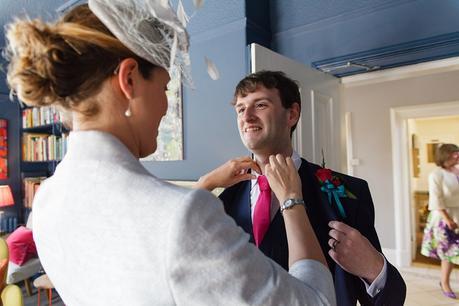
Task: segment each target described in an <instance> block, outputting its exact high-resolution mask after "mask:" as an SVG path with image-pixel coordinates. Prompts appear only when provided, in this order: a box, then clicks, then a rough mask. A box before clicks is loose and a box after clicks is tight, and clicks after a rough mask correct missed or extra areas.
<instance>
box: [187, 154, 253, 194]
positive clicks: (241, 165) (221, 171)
mask: <svg viewBox="0 0 459 306" xmlns="http://www.w3.org/2000/svg"><path fill="white" fill-rule="evenodd" d="M249 169H252V170H254V171H256V172H258V173H261V170H260V167H259V166H258V164H257V163H256V162H255V161H253V160H252V159H251V158H250V157H248V156H244V157H239V158H235V159H232V160H229V161H227V162H226V163H224V164H223V165H221V166H220V167H218V168H216V169H214V170H212V171H211V172H209V173H207V174H206V175H204V176H201V177H200V178H199V181H198V182H197V183H196V184H195V186H194V187H195V188H203V189H207V190H209V191H212V190H214V189H215V188H217V187H222V188H227V187H230V186H232V185H234V184H236V183H239V182H242V181H245V180H250V179H254V178H255V175H253V174H251V173H248V170H249Z"/></svg>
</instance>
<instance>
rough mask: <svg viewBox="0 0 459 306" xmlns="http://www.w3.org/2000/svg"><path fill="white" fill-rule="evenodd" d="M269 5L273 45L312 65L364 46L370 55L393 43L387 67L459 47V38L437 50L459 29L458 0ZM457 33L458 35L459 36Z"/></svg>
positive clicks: (454, 51)
mask: <svg viewBox="0 0 459 306" xmlns="http://www.w3.org/2000/svg"><path fill="white" fill-rule="evenodd" d="M270 5H271V24H272V32H273V47H274V49H275V50H276V51H278V52H280V53H281V54H283V55H285V56H287V57H290V58H293V59H295V60H297V61H300V62H302V63H304V64H305V65H307V66H311V65H312V63H314V62H317V61H321V62H327V60H328V61H329V62H333V61H334V59H335V58H337V57H345V58H347V59H355V58H357V59H358V58H360V54H358V53H360V52H365V51H369V52H368V53H367V54H366V56H370V55H371V54H380V53H381V50H380V49H381V48H384V47H388V46H393V50H394V52H393V53H392V54H391V55H390V57H393V58H391V59H390V60H389V61H388V60H387V59H388V57H387V56H386V57H385V61H381V62H380V63H379V64H380V65H381V66H382V67H386V66H387V67H393V66H394V65H393V64H395V66H400V65H403V64H407V63H412V62H413V61H415V62H416V61H426V60H432V59H438V58H444V57H449V56H453V55H457V53H458V51H459V49H458V45H457V43H456V42H454V45H453V46H452V48H443V49H441V50H438V44H439V43H441V44H443V45H445V44H448V43H450V38H451V37H448V36H445V34H449V33H455V32H458V31H459V18H458V16H459V1H456V0H442V1H436V0H417V1H413V0H396V1H395V0H385V1H383V0H372V1H363V0H353V1H331V0H323V1H304V0H289V1H276V0H271V1H270ZM436 38H438V39H436ZM452 38H453V39H454V40H457V37H456V35H455V36H453V37H452ZM426 39H428V40H429V42H427V43H426V42H425V41H424V40H426ZM408 42H416V43H417V44H419V45H422V49H423V50H424V53H422V54H418V53H419V52H418V51H419V50H415V49H414V50H413V49H412V47H413V44H406V43H408ZM416 43H414V45H415V44H416ZM404 44H405V45H404ZM429 48H431V51H432V52H430V54H429ZM357 55H358V56H357ZM398 56H401V57H400V58H398ZM403 56H404V57H403ZM373 64H375V65H376V64H378V62H375V63H373Z"/></svg>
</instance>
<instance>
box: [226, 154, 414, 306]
mask: <svg viewBox="0 0 459 306" xmlns="http://www.w3.org/2000/svg"><path fill="white" fill-rule="evenodd" d="M319 168H320V167H319V166H317V165H314V164H311V163H308V162H307V161H306V160H304V159H303V160H302V163H301V166H300V169H299V170H298V172H299V174H300V178H301V181H302V189H303V197H304V200H305V203H306V207H307V211H308V216H309V220H310V222H311V224H312V227H313V228H314V231H315V233H316V235H317V239H318V240H319V243H320V245H321V247H322V251H323V253H324V255H325V258H326V259H327V262H328V267H329V268H330V271H331V272H332V275H333V277H334V280H335V291H336V300H337V302H338V305H343V306H347V305H353V306H354V305H356V302H357V300H359V302H360V304H361V305H390V306H396V305H403V303H404V301H405V296H406V286H405V282H404V281H403V278H402V277H401V275H400V273H399V272H398V271H397V269H396V268H395V267H394V266H392V265H391V264H390V263H389V262H388V263H387V280H386V284H385V286H384V289H383V290H382V291H381V292H379V293H378V294H377V295H376V296H375V297H374V298H371V297H370V296H369V295H368V294H367V292H366V288H365V285H364V284H363V282H362V280H361V279H360V278H358V277H357V276H354V275H352V274H350V273H347V272H346V271H344V270H343V269H342V268H341V267H340V266H339V265H337V264H336V263H335V262H334V261H333V259H332V258H331V257H330V256H329V255H328V250H329V249H330V247H329V245H328V240H329V239H330V237H329V236H328V232H329V231H330V228H329V227H328V222H329V221H331V220H339V221H342V222H345V223H346V224H348V225H350V226H352V227H353V228H355V229H357V230H358V231H359V232H360V233H361V234H362V235H364V236H365V237H366V238H367V239H368V240H369V241H370V242H371V244H372V245H373V246H374V247H375V248H376V249H377V250H378V251H380V252H381V245H380V244H379V239H378V236H377V234H376V230H375V228H374V207H373V201H372V199H371V194H370V190H369V188H368V184H367V182H366V181H364V180H361V179H358V178H355V177H351V176H347V175H344V174H340V173H334V174H337V175H338V176H339V177H340V178H342V180H343V181H344V183H345V186H346V188H347V189H348V190H349V191H351V192H352V193H353V194H354V195H355V196H356V197H357V199H350V198H340V200H341V203H342V205H343V206H344V210H345V212H346V219H344V220H343V219H342V218H341V217H340V216H339V213H338V210H337V208H336V206H335V204H334V202H333V203H329V201H328V197H327V195H326V193H324V192H322V191H321V190H320V185H319V181H318V179H317V178H316V176H315V172H316V171H317V170H318V169H319ZM250 188H251V183H250V181H244V182H241V183H238V184H236V185H234V186H231V187H229V188H227V189H225V190H224V191H223V192H222V194H221V195H220V199H221V200H222V201H223V204H224V206H225V211H226V212H227V214H229V215H230V216H231V217H233V219H234V220H235V221H236V223H237V224H238V225H239V226H240V227H242V228H243V229H244V231H246V232H247V233H248V234H250V241H251V242H252V243H253V242H254V238H253V230H252V219H251V209H250ZM260 250H261V251H262V252H263V253H264V254H265V255H266V256H268V257H270V258H271V259H273V260H274V261H275V262H277V263H278V264H279V265H281V266H282V267H283V268H284V269H286V270H288V245H287V236H286V233H285V226H284V220H283V218H282V215H281V214H280V212H279V211H277V213H276V215H275V217H274V219H273V220H272V222H271V224H270V226H269V228H268V231H267V233H266V234H265V237H264V238H263V241H262V242H261V244H260Z"/></svg>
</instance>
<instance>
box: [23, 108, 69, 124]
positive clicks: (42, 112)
mask: <svg viewBox="0 0 459 306" xmlns="http://www.w3.org/2000/svg"><path fill="white" fill-rule="evenodd" d="M60 122H61V116H60V113H59V111H57V110H56V109H55V108H54V107H49V106H43V107H33V108H26V109H23V110H22V127H23V128H24V129H28V128H34V127H40V126H44V125H48V124H54V123H60Z"/></svg>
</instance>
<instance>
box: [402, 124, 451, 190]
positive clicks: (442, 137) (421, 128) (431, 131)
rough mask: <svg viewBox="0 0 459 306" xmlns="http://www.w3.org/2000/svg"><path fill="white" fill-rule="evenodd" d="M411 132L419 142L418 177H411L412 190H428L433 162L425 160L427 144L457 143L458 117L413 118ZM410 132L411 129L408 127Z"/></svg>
mask: <svg viewBox="0 0 459 306" xmlns="http://www.w3.org/2000/svg"><path fill="white" fill-rule="evenodd" d="M412 121H413V125H414V126H413V128H414V129H415V130H414V131H413V132H414V133H415V134H416V135H417V136H418V137H417V138H418V143H419V166H420V167H419V168H420V173H419V178H413V180H412V182H413V183H412V190H413V191H428V190H429V186H428V177H429V174H430V173H431V172H432V171H433V170H434V169H435V167H436V166H435V163H432V162H430V163H429V162H427V144H428V143H434V142H440V143H455V144H459V117H458V116H453V117H443V118H427V119H415V120H412ZM410 134H411V129H410Z"/></svg>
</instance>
